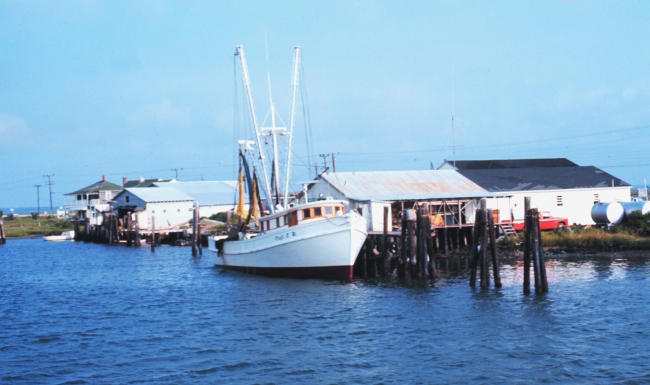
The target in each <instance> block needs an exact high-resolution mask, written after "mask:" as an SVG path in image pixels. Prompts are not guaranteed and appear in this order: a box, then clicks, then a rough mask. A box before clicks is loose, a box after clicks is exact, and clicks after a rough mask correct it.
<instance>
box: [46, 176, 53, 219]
mask: <svg viewBox="0 0 650 385" xmlns="http://www.w3.org/2000/svg"><path fill="white" fill-rule="evenodd" d="M53 176H54V174H50V175H43V177H44V178H47V183H45V184H46V185H48V186H50V215H52V212H53V211H54V207H53V206H52V185H53V184H54V182H52V177H53Z"/></svg>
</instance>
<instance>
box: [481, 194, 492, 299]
mask: <svg viewBox="0 0 650 385" xmlns="http://www.w3.org/2000/svg"><path fill="white" fill-rule="evenodd" d="M487 227H488V223H487V208H486V199H485V198H481V223H480V232H481V288H482V289H484V288H487V287H489V286H490V267H489V264H488V258H487V249H488V237H487Z"/></svg>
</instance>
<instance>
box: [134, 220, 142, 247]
mask: <svg viewBox="0 0 650 385" xmlns="http://www.w3.org/2000/svg"><path fill="white" fill-rule="evenodd" d="M134 227H135V246H136V247H140V246H142V241H141V240H140V220H139V218H138V216H136V217H135V226H134Z"/></svg>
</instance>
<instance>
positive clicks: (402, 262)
mask: <svg viewBox="0 0 650 385" xmlns="http://www.w3.org/2000/svg"><path fill="white" fill-rule="evenodd" d="M401 222H402V229H401V232H402V234H401V236H400V247H399V261H398V263H397V275H398V276H399V277H404V274H405V266H406V236H407V231H408V224H407V223H408V222H407V221H406V212H405V211H402V221H401Z"/></svg>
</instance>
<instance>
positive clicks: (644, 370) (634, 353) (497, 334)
mask: <svg viewBox="0 0 650 385" xmlns="http://www.w3.org/2000/svg"><path fill="white" fill-rule="evenodd" d="M501 273H502V277H503V284H504V286H503V288H501V289H494V288H490V289H489V290H484V291H481V290H480V289H472V288H470V287H469V285H468V284H467V282H468V277H467V276H464V275H450V276H442V277H440V278H439V279H438V280H437V281H436V283H435V284H433V285H430V286H428V287H418V286H404V285H394V284H389V283H382V282H375V281H371V280H368V281H363V280H356V281H355V282H354V283H352V284H350V283H340V282H328V281H322V280H293V279H280V278H265V277H258V276H250V275H244V274H240V273H235V272H223V271H220V270H218V269H216V268H213V267H212V266H211V263H210V260H209V256H207V255H206V256H203V257H201V258H192V257H191V255H190V249H188V248H178V247H161V248H158V249H156V251H155V253H152V252H151V251H150V250H149V249H148V248H141V249H134V248H127V247H123V246H113V247H109V246H103V245H94V244H83V243H73V242H62V243H49V242H48V243H46V242H43V241H42V240H33V239H32V240H29V239H9V242H8V243H7V244H6V245H1V246H0V283H1V290H0V383H2V384H39V383H45V384H59V383H68V384H117V383H156V384H178V383H191V384H196V383H206V384H215V383H245V384H249V383H250V384H252V383H283V384H284V383H310V384H311V383H317V384H321V383H322V384H340V383H345V384H347V383H360V384H379V383H384V384H387V383H397V384H402V383H445V384H446V383H456V384H463V383H468V382H471V383H477V384H498V383H531V382H533V383H629V384H636V383H648V382H650V349H649V348H648V344H649V342H650V338H649V336H650V331H649V330H648V325H649V324H650V322H649V319H650V307H649V306H648V305H647V303H648V287H649V284H648V283H649V282H648V279H649V277H650V264H649V262H648V261H647V260H646V259H645V258H628V259H625V258H615V257H612V258H600V259H596V260H589V259H585V260H580V259H574V260H566V259H565V260H551V261H550V262H549V264H548V276H549V285H550V290H551V291H550V292H549V293H547V294H545V295H535V294H532V295H529V296H524V295H523V294H522V269H521V267H520V266H519V267H518V266H517V264H516V262H512V263H510V264H505V265H504V266H503V267H502V271H501Z"/></svg>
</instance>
